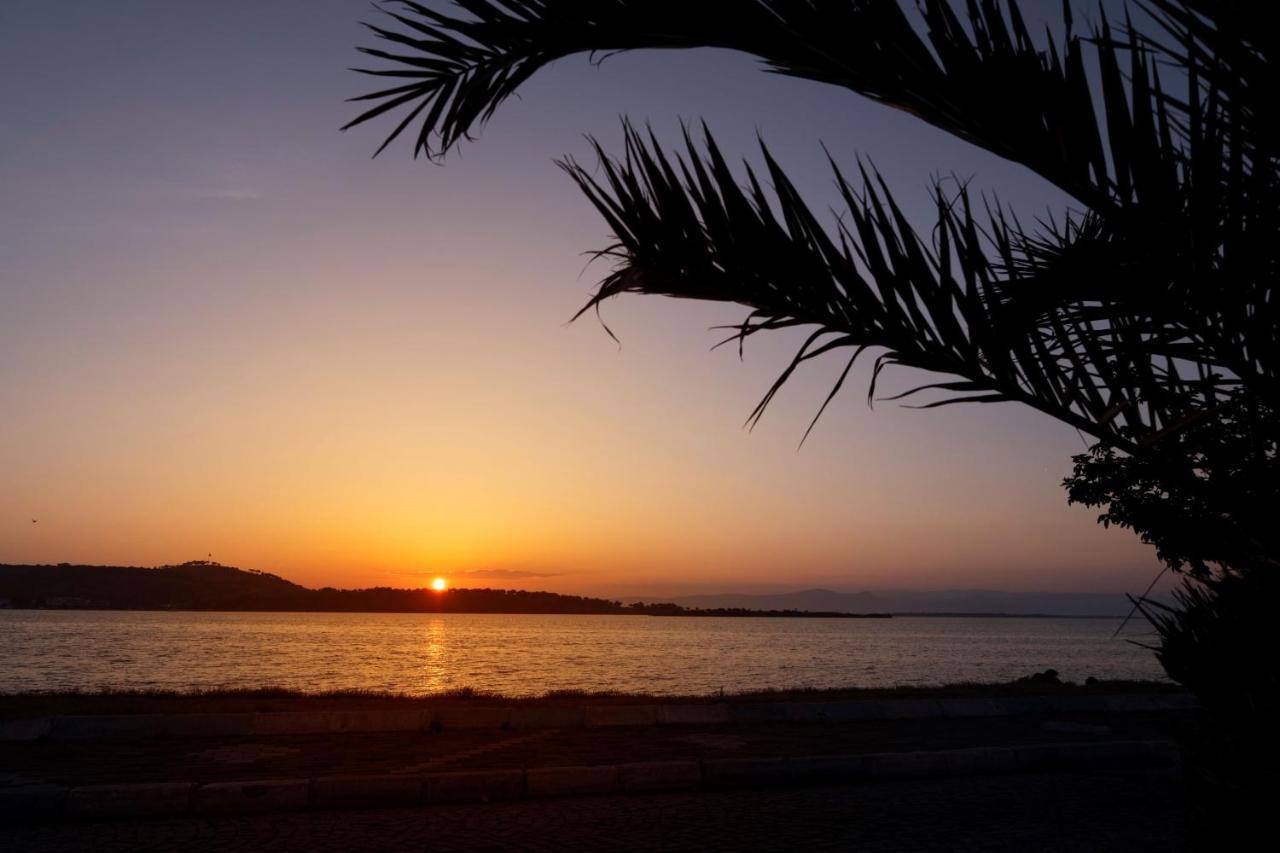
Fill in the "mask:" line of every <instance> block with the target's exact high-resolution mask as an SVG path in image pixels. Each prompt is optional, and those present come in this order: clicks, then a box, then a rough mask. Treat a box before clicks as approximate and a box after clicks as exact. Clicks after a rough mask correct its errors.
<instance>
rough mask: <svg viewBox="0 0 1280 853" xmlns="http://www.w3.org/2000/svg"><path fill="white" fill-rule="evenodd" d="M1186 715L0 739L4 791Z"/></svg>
mask: <svg viewBox="0 0 1280 853" xmlns="http://www.w3.org/2000/svg"><path fill="white" fill-rule="evenodd" d="M1192 720H1193V716H1192V714H1191V712H1159V713H1144V712H1124V713H1112V714H1097V713H1092V714H1086V713H1075V714H1062V713H1059V714H1028V715H1023V716H1017V717H976V718H968V719H948V718H940V719H923V720H867V721H860V722H853V723H721V724H714V725H670V726H647V727H643V726H618V727H609V728H543V729H530V730H511V729H498V728H492V729H445V730H443V731H439V732H350V733H342V734H325V735H275V736H249V737H243V736H242V737H205V738H168V737H157V738H141V739H130V738H104V739H90V740H62V741H57V740H55V741H34V742H26V743H21V742H19V743H3V744H0V791H2V790H4V789H5V788H6V787H8V786H20V785H31V784H41V783H53V784H61V785H90V784H109V783H139V782H177V781H184V782H218V781H227V780H243V779H290V778H305V777H311V776H326V775H360V774H380V773H390V774H421V773H430V772H441V771H453V770H491V769H496V768H521V767H523V768H529V767H554V766H570V765H595V764H623V763H628V762H639V761H672V760H681V759H684V760H703V759H720V758H743V757H785V756H809V755H848V754H863V753H875V752H911V751H917V750H945V749H961V748H966V747H987V746H1020V745H1029V744H1040V743H1090V742H1104V741H1176V740H1178V739H1179V738H1180V737H1181V734H1182V733H1183V732H1186V731H1188V730H1189V727H1190V726H1191V724H1192Z"/></svg>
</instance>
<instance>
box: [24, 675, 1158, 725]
mask: <svg viewBox="0 0 1280 853" xmlns="http://www.w3.org/2000/svg"><path fill="white" fill-rule="evenodd" d="M1181 692H1183V691H1182V688H1180V687H1179V686H1178V685H1176V684H1172V683H1169V682H1160V681H1096V680H1095V681H1090V682H1089V683H1087V684H1075V683H1072V682H1054V681H1052V680H1049V679H1043V678H1037V677H1031V678H1025V679H1019V680H1017V681H1012V682H1004V683H959V684H948V685H939V686H925V687H897V688H858V687H844V688H808V687H800V688H788V689H773V690H746V691H738V692H727V691H726V692H723V693H721V692H715V693H709V694H699V695H674V696H668V695H661V696H659V695H654V694H648V693H624V692H620V691H610V690H600V691H592V690H553V691H550V692H547V693H543V694H539V695H527V696H519V695H503V694H501V693H491V692H486V691H481V690H474V689H472V688H469V687H462V688H458V689H454V690H447V691H443V692H439V693H429V694H423V695H410V694H406V693H392V692H381V691H376V690H325V691H316V692H309V691H302V690H293V689H289V688H283V687H256V688H214V689H192V690H152V689H139V690H90V691H85V690H66V691H62V690H51V691H44V690H33V691H24V692H15V693H0V719H18V718H23V717H37V716H39V717H45V716H61V715H85V714H174V713H193V714H196V713H200V714H204V713H232V712H275V711H356V710H388V709H393V708H436V707H441V706H451V705H467V706H480V705H490V706H494V705H496V706H521V707H528V706H539V705H584V704H589V705H626V704H632V705H648V704H657V703H661V704H675V703H710V702H728V703H746V702H782V701H786V702H805V701H813V702H827V701H839V700H845V699H927V698H959V697H992V696H1061V695H1080V696H1089V695H1111V694H1121V693H1123V694H1151V693H1181Z"/></svg>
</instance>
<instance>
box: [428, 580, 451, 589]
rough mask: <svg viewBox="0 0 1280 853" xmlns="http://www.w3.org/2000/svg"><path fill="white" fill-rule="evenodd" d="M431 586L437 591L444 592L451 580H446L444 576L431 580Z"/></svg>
mask: <svg viewBox="0 0 1280 853" xmlns="http://www.w3.org/2000/svg"><path fill="white" fill-rule="evenodd" d="M431 588H432V589H434V590H436V591H437V592H444V591H445V590H446V589H448V588H449V582H448V581H446V580H445V579H444V578H436V579H435V580H433V581H432V582H431Z"/></svg>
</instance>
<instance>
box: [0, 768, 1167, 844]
mask: <svg viewBox="0 0 1280 853" xmlns="http://www.w3.org/2000/svg"><path fill="white" fill-rule="evenodd" d="M1182 806H1183V795H1182V792H1181V786H1180V780H1179V778H1178V774H1177V772H1176V771H1170V770H1128V771H1097V772H1088V773H1081V772H1073V773H1046V774H1040V775H1035V776H992V777H978V778H967V779H939V780H928V781H918V782H897V783H879V784H875V785H865V786H848V787H825V788H809V789H801V790H784V791H778V790H773V791H741V792H714V793H711V792H698V793H686V794H660V795H651V796H628V797H600V798H585V799H564V800H554V801H545V800H544V801H536V802H513V803H501V804H490V805H475V806H453V807H443V808H438V807H433V808H425V809H385V810H376V811H362V812H330V813H304V814H292V815H264V816H257V817H227V818H216V819H209V818H200V819H196V818H187V819H175V820H163V821H115V822H101V823H82V824H60V825H53V824H29V825H8V826H0V850H3V851H4V852H5V853H9V851H13V852H14V853H19V851H21V853H46V851H49V853H52V851H59V853H60V851H68V853H72V851H85V852H86V853H88V851H93V853H124V851H129V853H134V851H164V853H169V851H178V853H204V851H209V853H244V851H259V850H261V851H270V853H294V851H296V853H326V851H335V853H336V851H342V853H348V851H380V850H386V851H484V850H504V851H505V850H520V851H526V850H527V851H577V850H582V851H712V850H761V851H775V850H776V851H826V850H842V851H843V850H848V851H869V853H877V852H878V851H938V852H939V853H942V851H946V853H959V851H983V853H1004V851H1008V852H1009V853H1014V851H1017V853H1068V851H1072V852H1073V853H1074V851H1079V853H1109V851H1117V853H1118V851H1125V853H1141V851H1161V853H1170V851H1179V850H1183V849H1185V841H1184V837H1183V829H1182V822H1183V818H1182Z"/></svg>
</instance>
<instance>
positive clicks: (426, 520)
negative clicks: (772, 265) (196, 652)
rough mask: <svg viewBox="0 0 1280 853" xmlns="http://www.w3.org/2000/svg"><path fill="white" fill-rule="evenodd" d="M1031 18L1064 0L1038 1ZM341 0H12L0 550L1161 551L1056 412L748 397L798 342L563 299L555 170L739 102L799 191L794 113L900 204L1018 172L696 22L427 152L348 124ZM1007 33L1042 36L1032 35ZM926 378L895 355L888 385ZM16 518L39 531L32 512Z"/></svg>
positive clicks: (91, 555)
mask: <svg viewBox="0 0 1280 853" xmlns="http://www.w3.org/2000/svg"><path fill="white" fill-rule="evenodd" d="M1028 5H1029V8H1031V9H1033V10H1035V9H1038V10H1039V11H1041V12H1042V13H1048V14H1056V10H1057V9H1058V8H1059V5H1058V3H1057V2H1056V0H1054V2H1045V3H1043V4H1028ZM374 14H375V13H374V12H373V10H372V9H371V8H370V6H369V4H368V3H367V2H365V0H350V2H347V0H327V2H315V0H310V1H309V2H301V0H272V2H265V3H240V2H232V3H201V4H193V3H174V2H171V0H118V2H112V3H102V2H75V3H71V4H54V3H6V4H4V5H3V6H0V106H2V107H3V118H2V119H0V188H2V189H0V411H2V412H3V419H2V421H0V439H2V440H0V484H2V485H0V562H58V561H71V562H88V563H114V564H133V565H155V564H160V563H168V562H180V561H183V560H188V559H194V558H204V557H205V555H206V554H212V555H213V558H214V559H215V560H218V561H220V562H222V563H226V564H230V565H238V566H242V567H246V568H250V567H252V568H260V569H263V570H266V571H271V572H275V573H277V574H281V575H283V576H285V577H287V578H289V579H291V580H295V581H297V582H299V583H303V584H306V585H308V586H316V585H334V586H373V585H393V586H411V585H426V584H427V583H429V582H430V580H431V579H432V578H433V577H435V576H437V575H442V576H445V577H448V578H449V580H450V583H451V584H452V585H454V586H511V587H526V588H536V589H552V590H557V591H565V592H581V593H590V594H613V595H623V594H631V593H635V594H649V593H652V594H667V593H671V594H674V593H676V592H681V591H693V590H708V591H721V590H744V591H750V590H755V589H766V588H767V589H786V588H800V587H807V586H814V585H825V586H831V587H835V588H839V589H849V590H861V589H885V588H968V587H985V588H1000V589H1010V590H1091V591H1112V592H1113V591H1124V590H1128V591H1139V592H1140V591H1141V590H1142V589H1143V588H1145V586H1146V584H1147V582H1148V581H1149V580H1150V578H1151V576H1152V574H1153V573H1154V571H1155V570H1156V567H1157V562H1156V560H1155V557H1154V554H1153V553H1152V552H1151V551H1150V550H1149V549H1148V548H1146V547H1145V546H1143V545H1141V544H1140V543H1139V542H1138V541H1137V539H1136V538H1135V537H1133V536H1132V535H1131V534H1129V533H1126V532H1124V531H1115V530H1112V531H1106V530H1103V529H1102V528H1100V527H1099V526H1097V525H1096V524H1095V522H1094V515H1095V512H1094V511H1092V510H1088V509H1083V508H1080V507H1070V508H1069V507H1067V505H1066V500H1065V495H1064V493H1063V491H1062V489H1061V488H1060V485H1059V484H1060V481H1061V479H1062V478H1063V476H1064V475H1065V474H1066V473H1067V472H1068V470H1069V467H1070V455H1071V454H1072V453H1076V452H1080V451H1081V450H1082V449H1083V447H1084V443H1083V441H1082V439H1081V437H1080V436H1078V435H1077V434H1076V433H1075V432H1074V431H1072V430H1070V429H1067V428H1065V427H1063V426H1061V425H1058V424H1056V423H1054V422H1052V421H1049V420H1047V419H1046V418H1045V417H1043V416H1041V415H1038V414H1036V413H1034V412H1032V411H1030V410H1026V409H1022V408H1019V407H1017V406H1014V405H1000V406H981V407H979V406H974V407H949V408H944V409H941V410H931V411H913V410H909V409H904V408H901V407H898V406H897V405H896V404H894V403H881V404H879V405H878V406H877V407H876V408H875V409H874V410H871V409H869V408H868V407H867V405H866V403H865V389H866V382H865V379H866V376H865V373H863V374H859V375H860V376H861V378H862V379H861V381H853V380H851V381H850V383H849V385H848V386H847V387H848V388H849V390H848V391H847V393H845V394H844V395H843V396H842V397H841V398H839V400H838V401H837V403H835V404H833V406H832V407H831V408H830V409H829V410H828V412H827V414H826V415H825V416H824V418H823V420H822V421H821V422H820V424H819V426H818V427H817V429H816V430H815V432H814V433H813V435H812V436H811V437H810V439H809V441H808V442H807V443H806V444H805V446H804V447H803V448H802V449H800V450H797V443H798V442H799V440H800V437H801V436H802V435H803V432H804V428H805V426H806V425H807V423H808V421H809V419H810V418H811V417H812V416H813V414H814V412H815V411H816V409H817V407H818V406H819V405H820V404H821V402H822V399H823V397H824V396H825V394H826V391H827V389H828V388H829V386H830V383H831V382H832V381H833V380H834V378H835V376H836V375H837V373H838V372H839V369H840V367H841V366H842V363H841V362H839V361H838V360H832V361H830V362H828V363H820V364H818V365H816V366H815V367H813V368H810V370H809V371H808V372H807V373H805V374H804V375H801V376H799V377H798V378H797V379H796V380H795V381H794V382H792V383H791V384H789V385H788V387H787V388H786V389H785V390H784V391H783V392H782V394H781V395H780V396H779V397H778V399H777V400H776V401H775V403H774V405H773V407H772V408H771V409H770V410H769V412H768V413H767V414H766V416H765V418H764V420H763V421H762V422H761V424H760V426H759V427H758V428H757V429H756V430H755V431H754V432H751V433H748V432H746V431H745V430H744V429H743V428H742V424H743V421H744V419H745V418H746V416H747V415H748V413H749V412H750V411H751V409H752V407H753V406H754V405H755V403H756V402H757V400H758V399H759V397H760V396H761V394H763V392H764V391H765V390H766V389H767V388H768V385H769V383H770V382H771V381H772V380H773V378H774V377H775V375H776V373H777V372H778V371H779V370H780V369H781V368H782V367H783V366H784V365H785V362H786V359H787V358H788V356H789V355H790V353H791V352H792V351H793V349H794V348H795V346H796V344H797V343H798V341H799V339H800V336H796V335H790V336H788V335H777V336H775V337H773V338H771V339H768V340H765V339H764V338H758V339H757V340H756V342H755V343H753V344H752V345H750V346H749V347H748V348H747V351H746V358H745V360H744V361H743V362H739V360H738V358H737V355H736V352H730V351H729V350H728V349H723V350H717V351H715V352H713V353H709V352H708V349H709V347H710V346H711V344H713V343H714V342H715V341H716V340H717V339H718V338H717V337H716V334H715V333H712V332H709V331H708V327H709V326H712V325H715V324H719V323H727V322H733V321H736V320H740V319H741V317H742V316H743V313H744V312H743V311H742V310H740V309H736V308H733V307H731V306H717V305H704V304H694V303H684V302H676V301H670V300H668V301H662V300H655V299H642V298H638V297H633V298H630V299H625V300H622V301H615V302H613V303H610V304H607V305H606V306H605V309H604V315H605V319H606V320H607V322H608V323H609V325H610V327H611V328H612V329H613V331H614V332H615V333H616V334H617V335H618V337H619V338H620V339H621V342H622V344H621V347H619V346H617V345H616V344H615V343H614V342H613V341H612V340H611V339H610V337H609V336H608V335H607V334H606V333H605V332H604V331H603V329H602V328H601V327H600V325H599V324H598V323H597V322H596V321H595V320H594V319H593V318H584V319H582V320H580V321H578V322H576V323H574V324H572V325H569V324H567V323H566V321H567V320H568V318H569V317H570V316H572V314H573V313H574V312H575V311H576V310H577V309H578V308H579V307H580V306H581V304H582V303H583V302H584V300H585V299H586V297H587V295H588V293H589V292H590V290H591V288H592V286H593V285H594V283H595V281H596V280H597V279H598V278H599V277H601V276H603V275H604V273H605V272H606V267H604V266H602V265H594V266H589V267H586V268H585V271H584V265H585V264H586V261H587V259H586V258H585V257H584V255H583V252H585V251H587V250H590V249H595V248H599V247H601V246H603V245H605V244H606V243H607V242H608V234H607V232H606V228H605V226H604V225H603V224H602V223H601V221H600V220H599V219H598V218H597V217H596V215H595V214H594V213H593V211H592V210H591V209H590V208H589V205H588V204H587V203H586V202H585V201H584V200H583V199H582V198H581V197H580V196H579V195H578V193H577V190H576V189H575V188H574V187H573V186H572V185H571V183H570V182H569V181H568V180H566V178H565V177H564V176H563V174H562V173H561V172H560V171H559V170H558V169H557V168H556V167H555V166H554V165H553V162H552V161H553V159H554V158H556V157H559V156H561V155H564V154H574V155H576V156H578V157H579V158H580V159H583V160H586V159H587V158H588V157H589V151H588V146H587V144H586V143H585V141H584V140H583V137H582V134H583V133H592V134H596V135H598V136H599V137H601V138H602V140H603V141H604V142H605V143H606V145H607V146H609V147H613V148H616V146H617V143H618V142H619V141H620V137H621V134H620V131H619V125H618V117H619V115H622V114H626V115H629V116H631V117H632V118H634V119H637V120H640V121H644V120H646V119H647V120H651V121H652V122H653V124H654V127H655V129H656V130H657V131H658V133H659V135H660V136H661V137H662V138H664V139H668V140H674V139H675V137H676V135H677V133H678V129H679V124H678V121H679V118H681V117H684V118H688V119H695V118H705V119H706V120H707V122H708V124H709V125H710V126H711V128H712V129H713V130H714V131H715V132H716V134H717V136H718V137H719V138H720V140H721V141H722V142H723V143H726V144H728V145H730V146H732V145H734V144H735V143H736V144H737V145H738V150H739V151H740V153H743V154H750V153H751V152H750V147H749V143H751V142H752V141H753V139H754V134H755V133H756V131H757V130H758V131H759V132H760V133H761V134H762V135H763V136H764V138H765V139H766V140H767V141H768V142H769V144H770V145H771V147H772V149H773V150H774V153H775V154H776V155H777V156H778V158H779V160H780V161H781V162H782V164H783V165H784V166H785V167H786V168H787V169H788V170H789V171H790V172H791V174H792V175H793V176H794V177H795V178H796V180H797V182H798V183H799V184H800V185H801V187H802V189H804V190H805V191H806V193H807V197H808V198H809V200H810V201H811V202H812V203H814V205H815V206H816V207H818V208H819V209H821V208H823V207H824V206H825V205H826V204H828V203H834V201H835V194H834V192H833V191H832V189H831V185H830V176H829V174H828V173H827V171H826V168H825V165H824V161H823V157H822V151H821V148H820V147H819V140H822V141H823V142H825V143H826V144H827V146H828V147H829V148H830V149H831V150H832V152H833V154H834V155H835V156H836V157H837V159H839V160H840V161H841V162H845V163H852V161H853V158H854V156H855V154H856V153H858V152H861V153H863V154H865V155H868V156H869V157H870V158H871V159H872V160H873V161H874V162H875V164H876V165H877V166H878V167H879V168H880V169H881V170H882V171H883V173H884V174H885V177H886V179H887V180H888V182H889V184H890V185H891V186H892V187H893V188H894V189H895V191H896V192H897V193H898V195H899V198H900V199H901V200H902V201H903V202H904V203H905V204H906V206H907V209H908V212H909V213H910V214H911V215H913V216H914V217H915V221H916V222H917V223H918V224H919V225H920V226H922V227H925V228H927V227H928V225H929V210H930V207H929V205H930V202H929V198H928V179H929V176H930V175H931V174H935V173H937V174H943V175H945V174H949V173H952V172H955V173H956V174H958V175H960V176H962V177H969V176H973V177H974V182H973V184H972V186H973V187H974V188H975V189H981V190H997V191H998V192H999V194H1000V198H1001V199H1002V200H1003V201H1005V202H1007V203H1009V204H1010V205H1012V206H1014V207H1015V208H1017V209H1018V210H1019V211H1020V212H1021V213H1023V214H1024V216H1025V217H1026V218H1027V219H1030V218H1032V217H1033V216H1034V215H1036V214H1038V213H1043V212H1045V211H1046V210H1049V209H1053V210H1061V205H1063V204H1064V200H1063V199H1062V198H1061V197H1060V196H1059V195H1058V194H1056V193H1055V192H1054V191H1052V190H1051V189H1049V188H1048V187H1046V186H1045V185H1044V184H1042V183H1041V182H1039V181H1038V180H1037V179H1035V178H1033V177H1032V176H1030V175H1029V174H1028V173H1027V172H1026V171H1025V170H1023V169H1021V168H1019V167H1015V166H1012V165H1009V164H1007V163H1003V162H1000V161H998V160H996V159H995V158H993V157H991V156H989V155H985V154H983V153H982V152H980V151H977V150H976V149H974V148H972V147H970V146H967V145H965V144H962V143H959V142H956V141H954V140H952V139H950V138H948V137H946V136H944V135H943V134H941V133H940V132H938V131H935V130H933V129H931V128H929V127H927V126H925V125H923V124H921V123H919V122H917V121H915V120H913V119H912V118H910V117H909V116H906V115H902V114H898V113H894V112H892V111H889V110H886V109H884V108H881V107H877V106H875V105H873V104H871V103H870V102H868V101H865V100H862V99H859V98H857V97H855V96H853V95H850V94H849V93H847V92H844V91H842V90H837V89H834V88H825V87H822V86H819V85H816V84H813V83H807V82H803V81H796V80H788V79H784V78H780V77H775V76H771V75H767V74H763V73H761V72H760V71H758V70H756V69H755V68H754V67H753V64H752V62H751V61H750V60H749V59H746V58H744V57H741V56H737V55H733V54H728V53H719V52H709V51H706V52H697V53H668V54H660V53H644V54H632V55H625V56H620V57H615V58H613V59H610V60H609V61H607V62H605V63H604V64H603V66H602V67H600V68H592V67H590V66H589V65H588V64H587V62H586V60H585V59H583V58H577V59H571V60H568V61H564V62H561V63H559V64H557V65H556V66H554V67H552V68H551V69H550V70H548V71H546V72H543V73H541V74H540V75H538V76H537V77H535V78H534V80H533V81H532V82H531V83H530V84H529V85H528V86H526V87H525V89H524V90H523V93H522V95H523V96H522V98H521V99H519V100H515V101H512V102H509V103H508V104H507V105H506V106H505V107H504V108H503V109H501V110H499V112H498V114H497V116H496V118H495V120H494V121H493V122H492V123H491V124H490V125H489V126H488V127H487V129H486V130H485V132H484V133H483V135H482V136H481V138H480V139H479V141H478V142H476V143H473V144H470V145H467V146H465V147H463V148H462V149H461V150H460V151H459V152H457V153H456V154H455V155H453V156H452V157H451V158H450V159H449V160H448V162H447V163H446V165H444V166H443V167H440V166H435V165H432V164H429V163H426V162H423V161H417V162H415V161H413V160H412V159H411V158H410V156H409V151H408V148H407V146H404V145H397V146H394V147H393V148H391V149H389V150H388V151H387V152H386V153H384V154H383V155H382V156H381V157H379V158H378V159H376V160H373V159H370V154H371V153H372V152H373V150H374V149H375V148H376V147H377V144H378V143H379V142H380V141H381V136H380V135H379V131H384V130H386V129H387V128H386V127H383V126H379V127H376V128H372V129H370V128H358V129H356V130H352V131H348V132H346V133H339V132H338V131H337V128H338V127H339V126H340V125H342V124H344V123H345V122H346V121H347V120H349V119H350V118H351V117H353V116H354V115H355V113H356V109H355V105H351V104H345V103H343V99H344V98H346V97H349V96H352V95H357V94H361V93H363V92H364V91H367V90H368V88H369V87H370V86H371V83H370V82H369V80H368V79H367V78H360V77H358V76H357V75H354V74H352V73H350V72H349V71H347V70H346V68H348V67H349V66H352V65H358V64H362V59H361V58H360V57H359V56H358V55H357V54H356V53H355V52H354V50H353V48H354V47H355V45H357V44H365V43H368V41H369V37H368V36H367V35H366V34H365V32H364V31H363V30H362V29H361V28H360V27H359V26H358V24H357V22H358V21H359V20H361V19H365V20H368V19H371V18H372V17H373V16H374ZM1033 29H1034V28H1033ZM914 378H918V377H916V376H913V375H911V374H908V373H905V372H899V373H898V374H896V375H891V376H890V377H889V379H888V385H886V386H885V387H886V390H888V389H891V388H892V387H907V386H908V383H910V382H911V381H912V379H914ZM32 519H36V520H37V521H36V523H34V524H33V523H32Z"/></svg>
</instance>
